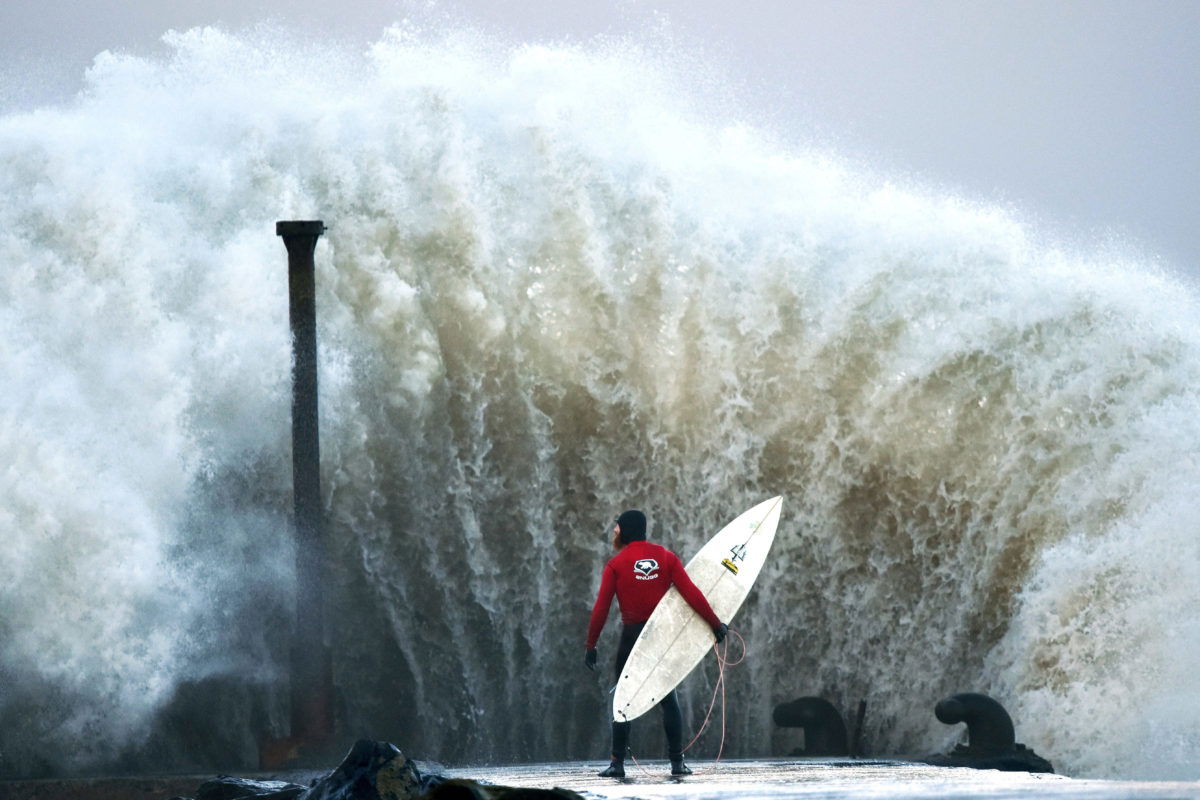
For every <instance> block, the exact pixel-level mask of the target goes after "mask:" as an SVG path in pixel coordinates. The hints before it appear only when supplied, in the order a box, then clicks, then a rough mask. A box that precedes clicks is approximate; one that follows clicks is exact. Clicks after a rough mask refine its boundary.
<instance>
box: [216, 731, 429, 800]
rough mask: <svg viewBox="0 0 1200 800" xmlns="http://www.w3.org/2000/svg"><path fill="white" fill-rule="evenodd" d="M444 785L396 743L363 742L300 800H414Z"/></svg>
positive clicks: (358, 743) (353, 748) (363, 740)
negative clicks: (413, 799) (406, 755)
mask: <svg viewBox="0 0 1200 800" xmlns="http://www.w3.org/2000/svg"><path fill="white" fill-rule="evenodd" d="M441 782H442V778H441V777H440V776H437V775H428V776H426V775H422V774H421V771H420V770H419V769H417V765H416V764H415V763H414V762H413V760H412V759H410V758H406V757H405V756H404V754H403V753H402V752H400V748H398V747H396V746H395V745H394V744H389V743H387V742H372V741H370V740H369V739H360V740H359V741H358V742H356V743H355V744H354V747H352V748H350V752H349V753H347V754H346V757H345V758H344V759H343V760H342V763H341V764H339V765H338V767H337V769H335V770H334V771H333V772H331V773H329V774H328V775H326V776H325V777H324V778H321V779H320V780H318V781H317V782H316V783H315V784H313V786H312V787H311V788H310V789H308V790H307V791H306V792H304V794H303V795H301V796H300V800H412V798H415V797H419V796H421V795H423V794H425V793H426V792H427V791H429V789H431V788H433V787H434V786H436V785H437V784H439V783H441ZM197 800H200V798H197Z"/></svg>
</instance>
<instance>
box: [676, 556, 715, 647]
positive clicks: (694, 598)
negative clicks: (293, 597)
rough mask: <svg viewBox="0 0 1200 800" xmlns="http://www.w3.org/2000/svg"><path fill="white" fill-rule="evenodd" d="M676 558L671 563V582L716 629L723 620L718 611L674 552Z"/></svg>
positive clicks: (709, 624)
mask: <svg viewBox="0 0 1200 800" xmlns="http://www.w3.org/2000/svg"><path fill="white" fill-rule="evenodd" d="M672 558H673V559H674V560H673V561H672V563H671V583H673V584H674V585H675V588H676V589H678V590H679V593H680V594H681V595H683V599H684V600H687V602H688V605H689V606H691V607H692V608H693V609H695V611H696V613H697V614H699V615H700V616H701V617H703V618H704V621H705V622H707V623H708V626H709V627H710V628H713V629H714V630H715V629H716V628H718V627H719V626H720V625H721V620H720V619H719V618H718V617H717V615H716V612H714V611H713V610H712V606H710V605H709V604H708V599H707V598H706V597H705V596H704V592H702V591H700V589H699V587H697V586H696V584H694V583H692V579H691V578H690V577H689V576H688V574H687V570H686V569H684V568H683V562H682V561H680V560H679V556H676V555H674V554H672Z"/></svg>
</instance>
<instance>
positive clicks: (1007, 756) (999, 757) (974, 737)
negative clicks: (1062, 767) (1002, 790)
mask: <svg viewBox="0 0 1200 800" xmlns="http://www.w3.org/2000/svg"><path fill="white" fill-rule="evenodd" d="M934 714H935V715H936V716H937V718H938V719H939V720H940V721H942V722H944V723H946V724H947V725H955V724H957V723H959V722H965V723H966V724H967V744H965V745H961V744H960V745H958V746H957V747H955V748H954V750H952V751H950V752H949V753H945V754H935V755H931V756H927V757H925V758H923V759H920V760H921V761H922V762H924V763H926V764H933V765H934V766H940V767H972V768H975V769H998V770H1003V771H1005V772H1054V767H1053V766H1051V764H1050V762H1049V761H1047V760H1046V759H1044V758H1042V757H1041V756H1039V755H1038V754H1037V753H1035V752H1033V750H1031V749H1029V748H1028V747H1026V746H1025V745H1023V744H1019V743H1018V742H1017V741H1016V733H1015V731H1014V728H1013V723H1012V717H1010V716H1009V715H1008V712H1007V711H1005V710H1004V706H1002V705H1000V704H999V703H998V702H996V701H995V700H993V699H992V698H990V697H988V696H987V695H983V694H977V693H974V692H966V693H963V694H956V695H954V696H952V697H947V698H946V699H944V700H942V701H941V702H939V703H938V704H937V706H936V707H935V708H934Z"/></svg>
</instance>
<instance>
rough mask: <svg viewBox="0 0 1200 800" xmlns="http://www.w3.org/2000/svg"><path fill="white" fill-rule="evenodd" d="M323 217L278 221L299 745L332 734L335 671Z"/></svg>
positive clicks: (294, 720) (294, 713)
mask: <svg viewBox="0 0 1200 800" xmlns="http://www.w3.org/2000/svg"><path fill="white" fill-rule="evenodd" d="M324 232H325V224H324V223H323V222H321V221H320V220H313V221H294V222H278V223H276V225H275V233H276V234H277V235H279V236H281V237H283V243H284V246H286V247H287V252H288V297H289V316H290V319H291V329H292V486H293V491H294V495H295V497H294V504H295V525H296V627H295V632H294V636H293V639H292V653H291V656H292V659H291V660H292V664H291V670H292V675H291V736H290V738H291V739H292V740H293V741H294V742H296V743H297V744H303V743H313V744H315V743H317V742H320V741H323V740H327V739H328V738H329V737H331V736H332V735H333V669H332V659H331V656H330V648H329V645H328V643H327V642H326V640H325V632H326V624H325V560H326V558H325V538H324V533H323V525H322V513H321V451H320V442H319V436H318V427H317V314H316V277H315V267H314V264H313V252H314V251H315V250H316V247H317V239H319V238H320V237H321V234H323V233H324Z"/></svg>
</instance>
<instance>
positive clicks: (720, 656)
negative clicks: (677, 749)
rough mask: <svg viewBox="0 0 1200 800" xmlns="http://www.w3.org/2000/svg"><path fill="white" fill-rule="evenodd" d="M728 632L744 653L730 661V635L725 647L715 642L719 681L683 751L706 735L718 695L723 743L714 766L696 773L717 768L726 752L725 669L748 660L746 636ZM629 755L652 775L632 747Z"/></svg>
mask: <svg viewBox="0 0 1200 800" xmlns="http://www.w3.org/2000/svg"><path fill="white" fill-rule="evenodd" d="M728 633H729V634H732V635H734V636H736V637H737V639H738V642H740V643H741V645H742V654H741V655H740V656H739V657H738V659H737V661H730V660H729V658H728V656H729V639H728V637H726V640H725V643H724V645H725V646H724V648H723V649H722V647H721V645H720V644H717V643H716V642H713V652H714V653H715V654H716V656H717V682H716V683H715V684H714V685H713V695H712V699H711V700H710V701H709V703H708V711H707V712H706V713H705V715H704V722H702V723H701V724H700V730H698V731H697V732H696V735H695V736H693V737H692V740H691V741H690V742H688V743H687V745H686V746H684V748H683V752H685V753H686V752H687V751H688V750H690V749H691V748H692V745H694V744H695V743H696V742H698V741H699V740H700V737H701V736H703V735H704V731H706V730H707V729H708V723H709V722H711V721H712V715H713V709H715V708H716V705H717V696H718V695H720V697H721V743H720V745H719V746H718V747H717V757H716V758H714V759H713V763H712V766H710V767H709V768H707V769H704V770H701V771H699V772H697V773H694V774H696V775H705V774H707V773H709V772H712V771H713V770H715V769H716V768H717V764H718V763H719V762H720V760H721V755H722V754H723V753H724V752H725V699H726V697H725V669H726V668H727V667H736V666H737V665H738V664H741V663H742V662H743V661H745V660H746V652H747V648H746V640H745V639H744V638H742V635H741V634H740V633H738V632H737V631H736V630H734V629H733V628H730V629H729V631H728ZM629 757H630V759H632V760H633V763H634V764H635V765H636V766H637V768H638V769H639V770H641V771H642V774H643V775H646V776H647V777H649V776H650V772H649V771H648V770H647V769H646V768H645V767H643V766H642V762H640V761H638V760H637V756H635V755H634V754H633V750H632V748H631V749H630V750H629Z"/></svg>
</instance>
